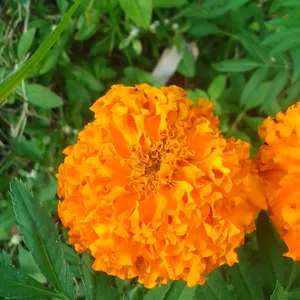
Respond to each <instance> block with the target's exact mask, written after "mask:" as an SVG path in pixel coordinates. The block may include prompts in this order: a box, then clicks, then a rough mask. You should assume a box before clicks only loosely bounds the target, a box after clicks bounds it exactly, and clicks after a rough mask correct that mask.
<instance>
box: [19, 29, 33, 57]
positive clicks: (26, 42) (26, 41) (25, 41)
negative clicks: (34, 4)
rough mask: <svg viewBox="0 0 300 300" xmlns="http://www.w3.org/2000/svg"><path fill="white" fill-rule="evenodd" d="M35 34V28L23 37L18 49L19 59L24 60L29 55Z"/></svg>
mask: <svg viewBox="0 0 300 300" xmlns="http://www.w3.org/2000/svg"><path fill="white" fill-rule="evenodd" d="M35 32H36V29H35V28H30V29H28V30H27V32H26V33H25V34H23V35H22V36H21V38H20V41H19V44H18V49H17V52H18V58H19V59H22V58H23V56H24V55H25V54H26V53H27V51H28V50H29V49H30V46H31V44H32V42H33V39H34V36H35Z"/></svg>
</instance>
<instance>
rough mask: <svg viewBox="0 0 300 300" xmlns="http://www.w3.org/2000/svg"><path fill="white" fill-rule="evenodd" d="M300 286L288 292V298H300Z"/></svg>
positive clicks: (293, 299)
mask: <svg viewBox="0 0 300 300" xmlns="http://www.w3.org/2000/svg"><path fill="white" fill-rule="evenodd" d="M299 299H300V288H298V289H295V290H291V291H289V292H288V300H299Z"/></svg>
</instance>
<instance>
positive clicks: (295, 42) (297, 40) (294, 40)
mask: <svg viewBox="0 0 300 300" xmlns="http://www.w3.org/2000/svg"><path fill="white" fill-rule="evenodd" d="M299 45H300V35H299V34H298V35H297V36H293V37H291V38H289V39H283V40H282V41H281V42H280V43H278V44H277V45H276V46H275V47H274V48H273V49H272V50H271V52H270V55H276V54H279V53H282V52H284V51H287V50H290V49H292V48H295V47H297V46H299Z"/></svg>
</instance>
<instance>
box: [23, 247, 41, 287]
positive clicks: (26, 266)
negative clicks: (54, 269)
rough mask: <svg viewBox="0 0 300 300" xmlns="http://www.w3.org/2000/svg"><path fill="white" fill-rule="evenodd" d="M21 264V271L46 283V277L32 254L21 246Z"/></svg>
mask: <svg viewBox="0 0 300 300" xmlns="http://www.w3.org/2000/svg"><path fill="white" fill-rule="evenodd" d="M18 249H19V263H20V269H21V270H22V271H23V272H24V273H25V274H27V275H29V276H30V277H32V278H34V279H35V280H37V281H38V282H40V283H46V282H47V279H46V277H45V276H44V275H43V274H42V273H41V271H40V269H39V267H38V266H37V264H36V263H35V261H34V259H33V257H32V255H31V253H30V252H28V251H27V250H25V249H24V248H23V247H22V246H21V245H19V248H18Z"/></svg>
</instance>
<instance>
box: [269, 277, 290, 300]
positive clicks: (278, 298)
mask: <svg viewBox="0 0 300 300" xmlns="http://www.w3.org/2000/svg"><path fill="white" fill-rule="evenodd" d="M270 300H288V295H287V293H286V292H285V290H284V288H283V287H282V286H281V284H280V283H279V282H278V281H277V283H276V287H275V290H274V291H273V294H272V296H271V298H270Z"/></svg>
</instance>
